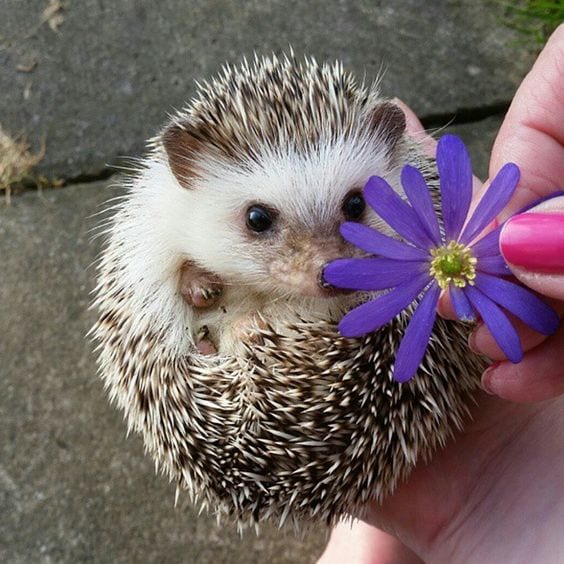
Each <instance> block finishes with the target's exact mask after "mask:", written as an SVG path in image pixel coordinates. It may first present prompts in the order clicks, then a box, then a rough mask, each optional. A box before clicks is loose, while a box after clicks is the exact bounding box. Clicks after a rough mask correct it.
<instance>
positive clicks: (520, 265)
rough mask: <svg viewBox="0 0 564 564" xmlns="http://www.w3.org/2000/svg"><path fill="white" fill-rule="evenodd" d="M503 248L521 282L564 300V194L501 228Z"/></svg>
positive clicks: (502, 250) (512, 219) (507, 259)
mask: <svg viewBox="0 0 564 564" xmlns="http://www.w3.org/2000/svg"><path fill="white" fill-rule="evenodd" d="M500 247H501V252H502V254H503V256H504V258H505V260H506V261H507V263H508V265H509V267H510V268H511V270H512V272H513V274H515V276H516V277H517V278H518V279H519V280H521V282H523V283H524V284H526V285H527V286H529V287H530V288H533V289H534V290H536V291H537V292H540V293H541V294H544V295H545V296H551V297H554V298H558V299H560V300H564V196H560V197H558V198H552V199H551V200H547V201H545V202H542V203H541V204H539V205H538V206H535V207H534V208H531V209H530V210H528V211H527V212H525V213H523V214H519V215H517V216H514V217H513V218H511V219H510V220H509V221H508V222H507V223H506V225H505V226H504V228H503V229H502V231H501V235H500Z"/></svg>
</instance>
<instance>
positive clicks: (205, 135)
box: [161, 59, 405, 298]
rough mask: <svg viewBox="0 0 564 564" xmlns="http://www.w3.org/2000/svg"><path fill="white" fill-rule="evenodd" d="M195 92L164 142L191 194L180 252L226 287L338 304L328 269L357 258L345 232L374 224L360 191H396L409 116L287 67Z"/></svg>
mask: <svg viewBox="0 0 564 564" xmlns="http://www.w3.org/2000/svg"><path fill="white" fill-rule="evenodd" d="M199 94H200V98H199V99H196V100H195V101H193V102H192V105H191V106H190V107H189V108H188V109H187V110H186V111H184V112H182V113H181V114H180V115H179V116H178V117H177V118H176V119H175V120H174V121H173V123H171V124H170V125H169V126H168V127H167V128H166V129H165V131H164V132H163V134H162V136H161V140H162V146H163V148H164V151H165V156H166V159H167V164H168V166H169V167H170V171H171V172H172V174H173V175H174V177H175V178H176V180H177V182H178V185H179V186H178V188H179V189H180V190H182V189H183V190H184V195H183V196H182V198H181V199H183V200H184V203H183V207H184V210H185V214H183V215H184V216H185V218H186V220H185V224H184V225H183V226H180V225H179V226H178V229H177V232H180V231H183V236H182V239H183V245H182V252H183V253H184V254H185V255H186V256H188V257H190V258H191V259H194V260H196V262H198V263H199V264H200V265H201V266H203V267H205V268H206V269H208V270H211V271H212V272H214V273H215V274H217V275H219V277H220V278H222V279H223V280H224V281H225V282H226V283H227V284H231V285H244V286H246V287H248V288H249V289H251V288H252V289H255V290H256V291H257V292H260V293H267V294H270V293H272V292H276V293H279V294H283V295H285V296H287V297H289V296H296V297H300V298H301V297H304V296H306V297H329V296H331V295H332V294H331V292H330V291H328V288H327V287H324V286H323V285H322V284H321V272H322V270H323V267H324V265H325V264H326V263H327V262H329V261H331V260H333V259H335V258H337V257H339V256H351V255H352V254H353V253H356V252H357V251H355V250H353V249H352V248H350V247H349V246H348V245H347V244H346V243H345V242H344V241H343V239H342V238H341V236H340V234H339V225H340V224H341V223H342V222H343V221H345V220H350V219H353V220H358V221H363V222H365V223H368V224H371V225H373V226H377V223H378V220H377V218H376V217H375V216H374V214H373V213H372V212H370V211H366V210H364V209H360V212H359V211H358V209H359V206H360V207H362V203H363V202H362V198H361V196H360V190H361V188H362V186H364V184H365V183H366V181H367V180H368V178H369V177H370V176H372V175H375V174H376V175H380V176H383V177H385V178H386V179H387V180H388V181H389V182H390V183H391V184H392V185H393V186H397V187H398V188H399V182H398V176H399V169H400V166H401V165H403V164H404V162H401V159H399V158H398V155H405V151H404V150H403V148H402V147H401V145H402V142H403V132H404V128H405V118H404V115H403V113H402V112H401V110H400V109H399V108H398V107H396V106H394V105H393V104H391V103H389V102H385V101H382V100H381V99H380V98H379V97H378V93H377V91H376V90H375V89H365V88H363V87H358V86H357V85H356V84H355V82H354V80H353V79H352V78H351V77H350V76H349V75H347V74H345V73H344V72H343V71H342V69H341V67H340V66H339V65H335V66H334V67H322V68H319V67H317V66H316V65H315V64H314V63H307V64H306V65H305V66H301V65H298V64H297V63H295V61H291V60H284V61H281V62H280V61H272V62H270V61H268V60H266V59H265V60H261V61H259V62H258V63H257V65H256V66H254V67H252V68H250V67H245V66H243V67H242V68H238V69H233V68H227V69H226V71H225V75H224V76H222V77H219V78H217V79H215V80H214V81H213V82H212V83H211V84H207V83H204V85H203V86H201V87H200V92H199ZM176 197H177V196H175V198H176ZM355 206H356V209H355ZM175 207H176V204H175Z"/></svg>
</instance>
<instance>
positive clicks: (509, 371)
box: [469, 25, 564, 402]
mask: <svg viewBox="0 0 564 564" xmlns="http://www.w3.org/2000/svg"><path fill="white" fill-rule="evenodd" d="M507 162H514V163H517V164H518V165H519V167H520V169H521V181H520V184H519V187H518V188H517V191H516V193H515V195H514V197H513V199H512V201H511V202H510V203H509V205H508V206H507V208H506V210H505V211H504V212H503V214H502V216H501V217H500V218H499V220H500V221H504V220H505V219H507V218H508V217H509V216H511V215H513V214H514V213H516V212H518V211H519V210H521V209H523V208H524V207H526V206H528V205H530V204H531V202H533V201H535V200H538V199H539V198H546V197H549V196H550V195H551V193H553V192H555V191H556V190H557V189H560V190H563V189H564V25H562V26H560V27H559V28H558V29H557V30H556V32H555V33H554V34H553V36H552V37H551V39H550V40H549V41H548V43H547V45H546V47H545V49H544V50H543V52H542V53H541V55H540V56H539V58H538V60H537V61H536V63H535V65H534V66H533V68H532V70H531V72H530V73H529V74H528V75H527V77H526V78H525V80H524V81H523V83H522V84H521V86H520V87H519V89H518V91H517V93H516V95H515V98H514V100H513V103H512V104H511V107H510V109H509V111H508V113H507V116H506V118H505V120H504V122H503V125H502V127H501V129H500V132H499V134H498V136H497V139H496V141H495V144H494V147H493V151H492V157H491V162H490V177H492V178H493V176H494V175H495V174H496V173H497V171H498V170H499V169H500V168H501V167H502V166H503V165H504V164H505V163H507ZM547 212H548V213H550V216H546V215H545V213H547ZM538 214H542V215H538ZM500 244H501V251H502V253H503V255H504V257H505V259H506V261H507V262H508V263H509V266H510V268H511V270H512V272H513V274H514V275H515V276H516V277H517V278H518V279H519V280H520V281H521V282H522V283H523V284H525V285H527V286H529V287H530V288H532V289H533V290H536V291H537V292H539V293H541V294H543V295H544V296H547V297H551V298H553V300H552V301H550V303H551V305H552V306H553V308H554V309H555V310H556V311H557V312H558V313H559V314H560V315H562V314H564V197H558V198H555V199H553V200H549V201H546V202H544V203H542V204H540V205H538V206H535V207H534V208H533V209H531V210H529V211H528V212H527V213H526V214H522V215H519V216H516V217H513V218H512V219H510V220H509V222H508V223H507V224H506V226H505V227H504V228H503V231H502V236H501V238H500ZM515 324H516V326H518V328H519V333H520V337H521V341H522V344H523V349H524V351H525V353H526V354H525V357H524V359H523V361H522V362H521V363H519V364H511V363H510V362H509V361H507V360H506V357H505V355H504V354H503V353H502V352H501V350H500V349H499V347H498V346H497V344H496V343H495V341H494V339H493V337H492V336H491V334H490V332H489V331H488V329H487V328H486V327H485V325H480V326H479V327H478V328H477V329H476V330H475V331H474V333H473V334H472V335H471V337H470V341H469V343H470V347H471V348H472V349H473V350H474V351H475V352H478V353H480V354H483V355H485V356H487V357H488V358H490V359H492V360H494V361H496V362H495V363H494V364H493V365H492V366H491V367H489V368H488V370H486V372H485V373H484V375H483V376H482V385H483V387H484V389H485V390H487V391H488V392H490V393H492V394H495V395H497V396H499V397H502V398H504V399H508V400H511V401H519V402H528V401H540V400H544V399H549V398H552V397H556V396H557V395H559V394H562V393H564V326H561V327H560V329H559V331H558V332H557V333H556V334H555V335H552V336H551V337H548V338H547V337H545V336H543V335H540V334H539V333H536V332H534V331H533V330H532V329H529V328H527V327H525V326H524V325H523V324H520V323H519V322H517V321H515Z"/></svg>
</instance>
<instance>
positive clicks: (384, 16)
mask: <svg viewBox="0 0 564 564" xmlns="http://www.w3.org/2000/svg"><path fill="white" fill-rule="evenodd" d="M46 4H47V0H2V3H1V14H2V16H1V17H0V92H2V96H1V97H0V125H2V126H3V127H4V128H6V129H7V130H8V131H10V132H11V133H12V134H16V133H20V132H22V131H25V132H27V133H28V135H29V136H30V138H31V139H32V140H34V141H36V142H37V140H38V139H39V138H40V137H41V136H42V135H44V134H45V135H46V138H47V155H46V158H45V160H44V161H43V163H42V165H41V167H40V168H41V170H42V171H43V172H45V173H46V174H48V175H50V176H61V177H74V176H77V175H79V174H85V173H88V174H93V173H94V174H95V173H97V172H98V171H100V170H101V169H102V168H103V167H104V166H105V165H106V163H115V162H116V157H117V156H119V155H125V156H131V155H137V154H139V152H140V151H141V150H142V147H143V140H144V139H145V138H147V137H148V136H151V135H153V134H154V133H155V132H156V130H157V129H158V128H159V126H160V124H162V122H163V120H164V119H165V118H166V115H167V112H169V111H170V110H171V109H172V108H174V107H179V106H181V105H182V104H183V102H184V101H185V100H186V99H187V98H189V97H190V95H191V94H192V93H193V91H194V89H193V79H194V78H201V77H204V78H205V77H207V76H209V75H211V74H212V73H215V72H216V71H217V70H218V69H219V67H220V65H221V64H222V63H223V62H224V61H225V60H230V61H237V60H239V59H240V58H241V56H242V55H252V53H253V52H254V51H257V52H259V53H269V52H271V51H276V52H279V51H280V50H282V49H287V48H288V45H290V44H291V45H293V46H294V48H295V51H296V53H297V54H298V55H301V54H302V53H307V54H312V55H315V56H316V57H317V58H319V59H321V60H325V59H334V58H339V59H342V60H343V61H344V63H345V64H346V66H347V67H349V68H351V69H352V70H353V71H355V72H356V73H357V74H358V75H359V76H362V75H363V74H364V73H366V77H367V78H368V79H369V80H371V79H373V78H374V77H375V76H376V75H377V74H378V72H379V71H380V70H384V71H385V74H384V78H383V81H382V88H383V90H384V92H385V93H386V94H387V95H390V96H394V95H395V96H399V97H401V98H403V99H404V100H405V101H406V102H408V103H409V104H410V105H412V106H413V107H414V109H415V110H416V111H417V112H418V113H419V114H420V115H437V114H440V115H445V114H446V115H450V114H455V113H456V112H457V110H460V109H469V108H476V107H484V106H495V105H496V104H498V103H499V102H501V101H507V100H509V99H510V98H511V97H512V95H513V92H514V90H515V86H516V84H517V83H518V82H519V80H520V79H521V77H522V76H523V75H524V73H525V71H526V69H527V68H528V67H529V65H530V62H531V59H530V56H529V55H527V53H526V46H524V45H523V44H517V43H516V42H515V38H516V34H515V32H513V31H511V30H510V29H508V28H507V27H505V26H504V25H503V23H502V21H501V13H500V11H499V10H500V8H499V5H498V3H495V2H490V1H489V0H476V1H475V2H467V1H464V0H434V1H433V2H422V1H420V0H401V1H400V0H395V1H394V2H390V1H384V0H360V1H358V2H346V1H340V0H313V1H311V2H303V1H299V0H290V1H287V0H278V1H275V0H250V1H247V2H233V1H231V0H213V1H210V0H190V1H186V0H162V1H159V2H153V1H151V0H120V2H110V1H108V0H82V1H81V2H70V1H69V2H65V3H64V4H65V6H66V9H65V11H64V17H65V19H64V22H63V24H62V25H61V27H60V28H59V31H58V33H54V32H53V31H52V30H51V29H49V27H48V26H47V25H43V26H42V27H41V28H40V29H39V30H37V31H36V32H35V33H30V32H31V31H33V30H34V29H35V28H36V26H37V23H38V21H40V17H41V13H42V11H43V9H44V7H45V6H46ZM34 62H36V63H37V66H36V68H35V69H34V70H33V71H32V72H27V73H26V72H21V70H20V71H18V67H22V66H23V67H25V66H28V65H30V64H32V63H34ZM26 93H27V99H25V94H26Z"/></svg>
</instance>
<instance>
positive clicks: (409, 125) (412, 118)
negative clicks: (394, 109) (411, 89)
mask: <svg viewBox="0 0 564 564" xmlns="http://www.w3.org/2000/svg"><path fill="white" fill-rule="evenodd" d="M392 103H393V104H395V105H396V106H398V108H400V109H401V110H402V112H403V113H404V114H405V122H406V129H407V131H408V132H409V133H411V134H412V135H413V134H415V135H421V134H425V128H424V127H423V124H422V123H421V122H420V121H419V118H418V117H417V115H416V114H415V112H414V111H413V110H412V109H411V108H410V107H409V106H408V105H407V104H406V103H405V102H403V101H402V100H400V99H399V98H393V99H392Z"/></svg>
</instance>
